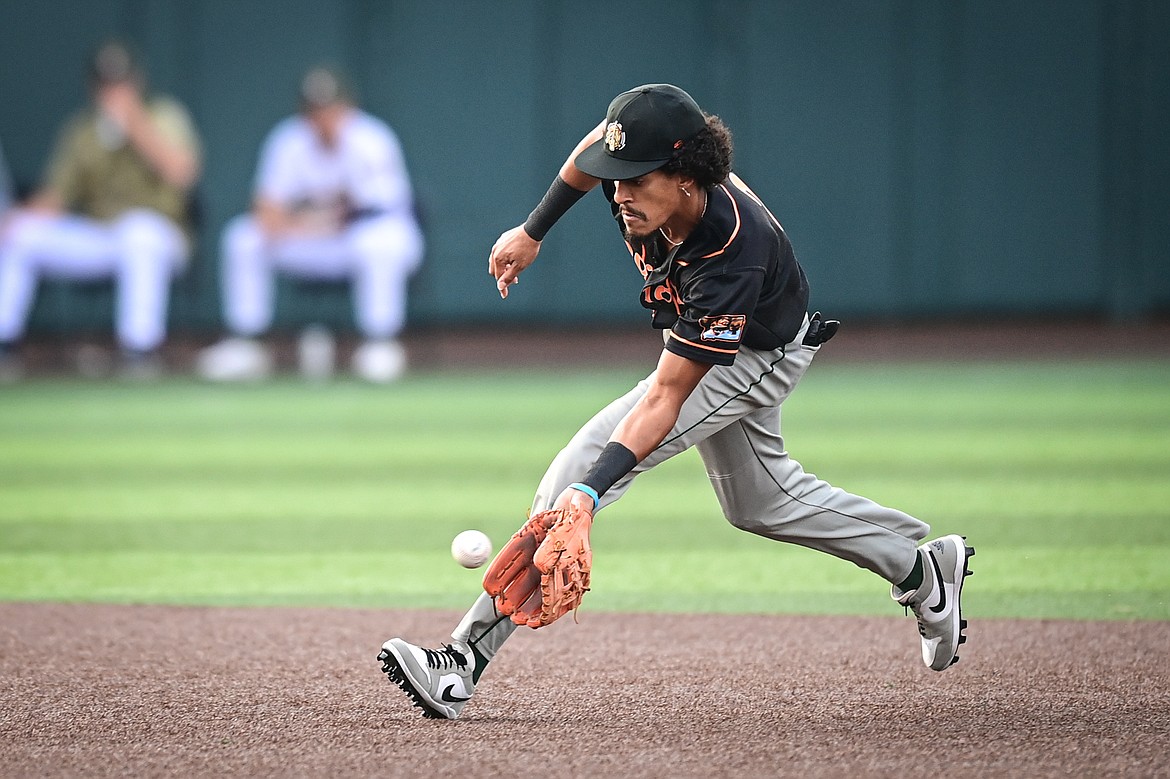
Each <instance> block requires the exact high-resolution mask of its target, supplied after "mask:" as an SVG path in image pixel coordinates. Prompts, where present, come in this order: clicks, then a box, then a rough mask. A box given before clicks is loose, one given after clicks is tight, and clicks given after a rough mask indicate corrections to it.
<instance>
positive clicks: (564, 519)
mask: <svg viewBox="0 0 1170 779" xmlns="http://www.w3.org/2000/svg"><path fill="white" fill-rule="evenodd" d="M592 526H593V515H592V514H590V513H589V512H588V511H586V510H585V509H583V508H580V507H579V506H575V505H571V504H570V505H566V506H564V507H562V508H555V509H549V510H548V511H542V512H540V513H539V514H536V515H534V516H532V517H531V518H529V520H528V522H526V523H525V524H524V526H523V527H522V528H520V530H518V531H517V532H516V534H515V535H513V536H512V538H511V540H509V541H508V543H507V544H505V545H504V548H503V549H501V550H500V553H499V554H498V555H496V559H494V560H493V561H492V564H491V565H490V566H489V567H488V570H487V572H486V573H485V574H484V577H483V589H484V591H485V592H487V594H488V595H491V596H492V597H493V598H494V599H495V602H496V609H498V610H499V612H500V613H501V614H506V615H508V616H509V617H511V618H512V621H513V622H515V623H516V624H517V625H527V626H528V627H530V628H539V627H544V626H545V625H551V624H552V623H553V622H555V621H556V620H558V619H559V618H561V617H562V616H564V615H565V614H568V613H569V612H570V611H572V612H574V614H575V612H576V611H577V608H578V607H580V605H581V599H582V598H583V597H585V593H586V592H588V591H589V573H590V571H591V569H592V567H593V550H592V547H590V545H589V530H590V528H591V527H592Z"/></svg>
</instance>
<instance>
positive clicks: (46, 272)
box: [0, 212, 117, 344]
mask: <svg viewBox="0 0 1170 779" xmlns="http://www.w3.org/2000/svg"><path fill="white" fill-rule="evenodd" d="M116 257H117V254H116V244H115V242H114V240H113V235H112V233H111V231H110V229H109V228H108V226H106V225H104V224H102V223H100V222H97V221H94V220H91V219H86V218H84V217H79V216H61V215H45V214H35V213H30V212H21V213H18V214H16V215H15V216H14V217H13V220H12V222H11V223H10V224H9V225H8V230H7V232H6V236H5V240H4V244H3V248H2V249H0V343H9V344H10V343H14V342H16V341H18V340H19V339H20V338H22V337H23V336H24V331H25V327H26V325H27V321H28V316H29V313H30V312H31V310H32V305H33V300H34V298H35V295H36V288H37V284H38V282H39V280H40V279H41V277H55V278H62V279H72V280H86V279H100V278H105V277H108V276H110V275H112V274H113V273H114V268H115V263H116Z"/></svg>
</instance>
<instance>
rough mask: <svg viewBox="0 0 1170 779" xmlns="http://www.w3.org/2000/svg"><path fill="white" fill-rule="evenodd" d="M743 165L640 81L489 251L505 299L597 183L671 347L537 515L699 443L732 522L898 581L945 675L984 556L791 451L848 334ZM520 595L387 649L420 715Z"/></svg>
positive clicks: (579, 501)
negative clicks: (792, 427)
mask: <svg viewBox="0 0 1170 779" xmlns="http://www.w3.org/2000/svg"><path fill="white" fill-rule="evenodd" d="M731 162H732V141H731V135H730V132H729V131H728V129H727V127H726V126H725V125H724V124H723V122H722V121H721V120H720V119H719V118H718V117H716V116H712V115H708V114H705V113H704V112H703V111H701V110H700V108H699V106H698V105H696V103H695V101H694V100H693V99H692V98H691V97H690V96H689V95H688V94H687V93H686V92H684V91H683V90H681V89H679V88H678V87H675V86H671V85H669V84H648V85H645V86H640V87H637V88H635V89H632V90H630V91H628V92H624V93H622V94H620V95H618V96H617V97H616V98H615V99H614V100H613V101H612V102H611V103H610V106H609V110H608V112H607V114H606V117H605V120H604V121H603V122H601V123H600V124H599V125H598V126H597V127H596V128H594V130H593V131H592V132H590V133H589V134H588V135H586V136H585V137H584V138H583V139H582V140H581V142H580V143H579V144H578V146H577V147H576V148H575V149H574V150H573V153H572V154H571V155H570V157H569V159H568V160H567V161H566V162H565V164H564V165H563V166H562V168H561V170H560V174H559V176H558V177H557V179H556V180H555V181H554V182H553V184H552V186H551V187H550V188H549V190H548V192H547V193H546V195H545V196H544V198H543V199H542V201H541V203H540V204H539V205H538V206H537V207H536V209H535V210H534V211H533V212H532V214H531V215H530V216H529V218H528V219H527V221H526V222H525V223H524V224H523V225H520V226H518V227H516V228H513V229H512V230H509V231H507V232H505V233H504V234H502V235H501V236H500V238H499V240H498V241H497V242H496V244H495V245H494V246H493V247H492V251H491V255H490V258H489V270H490V272H491V274H492V275H493V276H494V277H495V278H496V280H497V287H498V290H499V292H500V295H501V296H503V297H505V298H506V297H507V295H508V290H509V287H510V286H511V285H512V284H514V283H515V282H516V280H517V278H518V277H519V275H520V273H521V272H522V271H524V270H525V269H526V268H527V267H528V266H529V265H531V264H532V262H533V260H534V259H535V258H536V255H537V252H538V251H539V248H540V241H541V240H542V239H543V238H544V236H545V234H546V233H547V232H548V230H549V228H550V227H551V226H552V225H553V224H554V223H555V222H556V221H557V220H558V219H559V217H560V216H562V215H563V214H564V213H565V212H566V211H567V210H568V209H569V208H570V207H572V205H573V204H574V203H575V202H576V201H577V200H579V199H580V198H581V197H582V196H583V195H584V194H585V193H586V192H588V191H589V190H591V189H593V188H594V187H596V186H597V185H598V184H600V185H601V187H602V189H603V191H604V192H605V196H606V198H607V200H608V201H609V203H610V210H611V212H612V214H613V217H614V219H615V220H616V222H617V226H618V228H619V229H620V230H621V233H622V237H623V238H624V239H625V242H626V245H627V247H628V248H629V251H630V254H631V255H632V256H633V259H634V262H635V263H636V265H637V267H638V269H639V270H640V271H641V272H642V275H643V277H644V278H645V284H644V286H643V287H642V290H641V296H640V299H641V303H642V305H643V306H644V307H645V308H647V309H649V311H650V313H651V316H652V322H653V325H654V327H656V328H658V329H660V330H661V331H662V333H663V337H664V344H665V345H664V348H663V351H662V353H661V357H660V358H659V361H658V365H657V368H656V369H655V370H654V372H652V373H651V374H650V375H649V376H647V377H646V378H645V379H644V380H643V381H642V382H641V383H639V384H638V385H637V386H636V387H634V388H633V389H632V390H630V391H629V392H628V393H627V394H625V395H624V396H623V397H621V398H618V399H617V400H615V401H614V402H612V403H611V404H610V405H609V406H607V407H606V408H604V409H603V410H602V411H601V412H600V413H598V414H597V415H596V416H595V417H594V418H593V419H591V420H590V421H589V422H587V423H586V424H585V426H584V427H582V428H581V430H580V431H579V432H578V433H577V434H576V435H575V436H573V438H572V440H570V441H569V443H568V445H567V446H565V448H564V449H563V450H561V452H560V453H559V454H558V455H557V456H556V458H555V459H554V460H553V462H552V464H551V465H550V466H549V468H548V471H547V472H546V473H545V475H544V478H543V479H542V480H541V482H540V485H539V486H538V488H537V490H536V496H535V497H534V499H533V502H532V512H533V515H534V516H536V515H538V514H539V513H540V512H544V511H545V510H547V509H550V508H555V509H557V510H558V511H567V510H569V509H571V510H572V511H574V512H576V513H577V516H579V517H588V518H590V519H591V517H592V514H593V513H595V512H596V511H598V510H599V509H601V508H603V507H605V506H607V505H609V504H610V503H613V502H614V501H615V500H617V499H618V498H620V497H621V496H622V495H623V494H624V493H625V491H626V490H627V489H628V488H629V486H630V484H631V482H632V481H633V480H634V478H635V477H636V476H637V475H638V474H640V473H643V472H644V471H647V470H650V469H651V468H653V467H654V466H656V465H658V464H659V463H661V462H663V461H665V460H666V459H668V458H670V457H672V456H674V455H676V454H678V453H679V452H682V451H684V450H686V449H688V448H690V447H692V446H694V447H696V448H697V449H698V451H699V454H700V455H701V457H702V460H703V463H704V465H705V466H706V470H707V476H708V477H709V479H710V480H711V485H712V486H713V487H714V489H715V493H716V495H717V496H718V499H719V503H720V506H721V507H722V510H723V513H724V515H725V516H726V518H727V520H728V521H729V522H731V523H732V524H733V525H735V526H736V527H738V528H740V529H742V530H746V531H749V532H752V533H756V534H759V535H761V536H764V537H766V538H771V539H774V540H776V541H784V542H788V543H793V544H800V545H802V546H807V547H810V548H812V549H817V550H819V551H822V552H826V553H828V554H831V555H833V556H835V557H839V558H841V559H843V560H848V561H849V562H852V563H854V564H856V565H858V566H860V567H862V568H866V569H868V570H870V571H873V572H874V573H876V574H877V575H878V576H880V577H881V578H883V579H884V580H886V581H887V582H889V583H890V585H891V588H892V589H891V595H892V597H893V598H894V600H895V601H897V602H898V603H899V604H901V605H903V606H905V607H907V609H909V610H912V611H913V612H914V614H915V616H916V617H917V621H918V630H919V633H920V635H921V645H922V658H923V661H924V662H925V664H926V665H927V666H928V667H930V668H932V669H934V670H936V671H942V670H944V669H946V668H948V667H949V666H950V665H951V664H953V663H954V662H955V661H956V660H958V655H957V652H958V648H959V645H960V644H962V643H963V641H964V640H965V638H964V636H963V629H964V628H965V627H966V622H965V621H964V620H963V619H962V617H961V611H960V597H961V594H962V586H963V581H964V578H965V576H966V575H968V573H969V571H968V569H967V561H968V558H970V557H971V556H972V555H973V554H974V550H973V549H972V548H971V547H968V546H967V544H966V542H965V540H964V539H963V538H962V537H960V536H957V535H949V536H944V537H942V538H939V539H937V540H934V541H931V542H929V543H921V542H922V540H923V539H924V538H925V536H926V535H927V532H928V530H929V528H928V526H927V525H926V524H924V523H923V522H921V521H919V520H917V519H915V518H914V517H912V516H909V515H907V514H905V513H903V512H901V511H897V510H895V509H891V508H886V507H884V506H881V505H878V504H877V503H875V502H873V501H871V500H869V499H867V498H864V497H860V496H858V495H852V494H850V493H848V492H845V491H844V490H841V489H838V488H836V487H833V486H831V485H829V484H827V483H825V482H824V481H822V480H820V479H818V478H816V477H815V476H813V475H812V474H809V473H806V472H805V471H804V470H803V469H802V468H801V466H800V464H799V463H798V462H797V461H796V460H794V459H792V458H791V457H790V456H789V454H788V452H787V451H786V450H785V448H784V441H783V438H782V437H781V435H780V407H781V405H782V404H783V402H784V400H785V399H786V398H787V397H788V396H789V394H790V393H791V392H792V390H793V389H794V388H795V387H796V385H797V383H798V382H799V381H800V378H801V377H802V376H803V375H804V373H805V371H806V370H807V369H808V367H809V364H810V362H811V361H812V359H813V357H814V356H815V355H816V354H817V352H818V351H819V350H820V349H821V347H822V345H823V344H824V343H825V342H826V341H828V340H829V339H830V338H832V336H833V334H834V333H835V332H836V329H837V323H836V322H833V321H826V320H823V319H822V318H821V317H820V315H819V314H813V315H812V316H809V315H808V313H807V304H808V298H809V289H808V283H807V281H806V278H805V274H804V272H803V271H802V270H801V267H800V265H799V263H798V262H797V261H796V258H795V256H794V254H793V251H792V246H791V244H790V243H789V241H788V237H787V236H786V235H785V232H784V230H783V228H782V227H781V226H780V223H779V222H778V221H777V220H776V218H775V217H774V216H773V215H772V214H771V213H770V212H769V211H768V209H767V208H766V207H765V206H764V204H763V203H762V202H761V201H760V199H759V198H758V197H757V196H756V195H755V194H753V193H752V191H751V190H750V189H749V188H748V187H747V186H746V185H745V184H744V182H743V181H741V180H740V179H739V178H738V177H737V176H736V175H735V174H734V173H733V172H732V170H731ZM531 524H532V522H531V521H530V522H529V525H531ZM529 525H526V526H525V528H524V529H522V531H521V533H518V534H517V537H514V541H513V542H510V544H509V546H512V545H513V543H514V542H518V541H519V540H522V539H520V538H519V537H521V536H523V535H524V533H525V532H526V531H527V529H528V527H529ZM549 532H550V533H551V531H549ZM534 543H535V542H534ZM541 551H542V550H541V549H538V551H537V554H536V559H537V561H538V563H539V561H540V559H541ZM503 554H504V551H503V550H502V551H501V555H503ZM527 559H531V557H529V558H527ZM499 560H500V558H499V557H497V562H496V563H493V569H495V568H498V566H497V563H498V562H499ZM543 570H545V569H544V568H543V567H541V571H543ZM586 570H587V566H586ZM494 573H495V571H493V570H489V573H488V575H487V576H486V577H485V587H487V581H488V580H489V579H491V578H492V577H493V574H494ZM533 576H536V577H537V578H542V581H541V586H542V587H544V586H545V585H546V584H547V581H546V580H544V578H543V577H540V576H538V575H536V574H534V575H533ZM546 589H547V588H546ZM521 597H524V596H523V595H522V596H521ZM533 597H534V598H536V599H537V600H539V599H540V598H541V597H545V596H543V594H542V593H541V592H540V591H537V593H536V594H535V595H534V596H533ZM546 599H547V597H546ZM515 600H516V599H515V598H514V597H505V596H501V595H497V596H496V597H493V596H491V595H489V594H488V593H487V592H485V593H484V594H481V595H480V596H479V598H478V600H477V601H476V602H475V604H474V605H473V606H472V607H471V609H470V611H468V612H467V614H466V615H465V616H464V617H463V620H462V621H461V622H460V623H459V625H458V626H457V627H456V628H455V630H454V632H453V633H452V641H451V643H450V644H447V645H444V646H443V647H442V648H440V649H437V650H435V649H424V648H421V647H417V646H415V645H413V644H410V643H407V642H406V641H404V640H402V639H400V638H392V639H390V640H389V641H387V642H386V643H385V644H384V645H383V649H382V653H381V655H380V656H379V659H380V660H381V661H382V662H383V670H384V671H385V672H386V673H387V674H388V675H389V676H390V678H391V680H393V681H395V682H396V683H397V684H398V685H399V686H401V687H402V688H403V690H405V691H406V693H407V694H408V695H409V696H410V697H411V698H412V699H413V700H414V702H415V704H416V705H418V706H419V707H421V708H422V710H423V713H424V715H426V716H429V717H442V718H448V719H453V718H455V717H457V716H458V715H459V713H460V711H462V709H463V707H464V706H465V705H466V704H467V701H468V700H469V699H470V698H471V696H472V694H473V692H474V690H475V685H476V683H477V682H478V680H479V678H480V675H481V674H482V673H483V671H484V668H485V667H486V666H487V664H488V663H489V662H490V661H491V660H492V659H493V658H494V657H495V656H496V653H497V652H498V651H499V650H500V647H501V646H502V645H503V644H504V642H505V640H506V639H507V638H508V637H509V636H510V635H511V634H512V632H513V631H514V630H515V629H516V627H517V623H518V622H519V623H523V624H529V625H535V624H541V623H540V622H539V621H538V620H534V618H533V617H532V616H531V613H530V614H529V615H527V616H524V615H522V617H521V619H517V618H516V613H518V611H519V610H518V609H517V608H516V606H515V604H514V601H515ZM505 601H509V604H508V605H507V607H506V608H505ZM553 605H554V607H557V608H560V612H561V613H563V611H564V606H563V605H562V606H559V607H558V606H557V605H556V604H553ZM572 606H573V604H569V608H572ZM529 611H531V610H529ZM508 612H513V613H512V614H511V615H509V614H508Z"/></svg>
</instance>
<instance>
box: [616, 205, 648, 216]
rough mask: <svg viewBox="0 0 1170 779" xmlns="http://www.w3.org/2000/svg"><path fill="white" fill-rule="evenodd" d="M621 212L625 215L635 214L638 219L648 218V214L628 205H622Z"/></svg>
mask: <svg viewBox="0 0 1170 779" xmlns="http://www.w3.org/2000/svg"><path fill="white" fill-rule="evenodd" d="M621 213H622V215H623V216H633V217H636V218H638V219H646V215H645V214H643V213H642V212H641V211H639V210H637V209H635V208H627V207H626V206H622V207H621Z"/></svg>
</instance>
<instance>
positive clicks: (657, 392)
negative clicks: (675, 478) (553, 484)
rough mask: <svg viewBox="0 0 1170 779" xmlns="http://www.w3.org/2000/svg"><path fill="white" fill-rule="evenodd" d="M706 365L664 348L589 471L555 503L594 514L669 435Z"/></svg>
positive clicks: (701, 376)
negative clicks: (637, 397) (639, 396)
mask: <svg viewBox="0 0 1170 779" xmlns="http://www.w3.org/2000/svg"><path fill="white" fill-rule="evenodd" d="M710 369H711V366H710V365H708V364H707V363H702V362H697V361H695V360H690V359H687V358H686V357H681V356H679V355H677V354H674V353H673V352H669V351H667V350H665V349H663V350H662V356H661V357H660V358H659V359H658V369H657V370H655V371H654V373H653V375H652V376H651V379H650V388H649V389H648V390H647V391H646V394H645V395H643V396H642V399H641V400H639V401H638V402H637V403H635V404H634V407H633V408H631V409H630V411H629V413H627V414H626V416H625V418H624V419H623V420H622V421H621V422H620V423H618V426H617V429H616V430H614V432H613V436H612V437H611V438H610V439H609V443H608V444H606V446H605V448H604V449H603V450H602V451H601V454H600V455H599V456H598V458H597V460H596V461H595V462H594V463H593V467H592V468H590V469H589V473H587V474H586V475H585V476H584V478H582V479H581V481H580V482H577V483H575V484H574V485H573V486H571V487H568V488H566V489H565V491H564V492H562V493H561V494H560V495H559V496H558V497H557V500H556V503H555V507H556V508H561V507H563V506H567V505H569V504H573V505H575V506H578V507H580V508H582V509H584V510H586V511H588V512H590V513H592V512H593V511H594V510H595V509H596V503H597V501H598V500H599V499H600V496H601V495H604V494H605V492H606V490H608V489H609V488H610V487H612V486H613V485H614V484H616V483H617V482H618V480H620V479H621V478H622V477H623V476H625V475H626V474H627V473H629V472H630V471H631V470H633V468H634V466H635V465H637V464H638V463H640V462H641V461H642V460H644V459H645V458H646V457H647V456H649V455H650V453H651V452H653V451H654V450H655V449H656V448H658V445H659V444H661V443H662V442H663V440H665V438H666V436H667V435H669V434H670V431H671V429H672V428H673V427H674V425H675V423H676V422H677V421H678V416H679V413H680V412H681V411H682V406H683V403H685V402H686V400H687V398H689V397H690V396H691V393H692V392H694V391H695V387H697V386H698V385H699V382H700V381H702V379H703V377H704V376H706V375H707V371H709V370H710ZM581 487H584V488H585V489H581Z"/></svg>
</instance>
